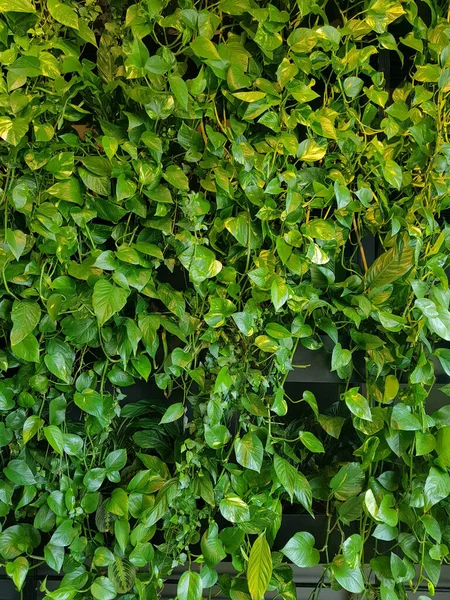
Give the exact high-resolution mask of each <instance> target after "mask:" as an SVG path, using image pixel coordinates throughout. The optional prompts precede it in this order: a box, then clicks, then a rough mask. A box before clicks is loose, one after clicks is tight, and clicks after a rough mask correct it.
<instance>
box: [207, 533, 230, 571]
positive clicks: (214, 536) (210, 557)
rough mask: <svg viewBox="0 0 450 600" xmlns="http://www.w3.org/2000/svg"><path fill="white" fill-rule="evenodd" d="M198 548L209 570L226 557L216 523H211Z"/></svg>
mask: <svg viewBox="0 0 450 600" xmlns="http://www.w3.org/2000/svg"><path fill="white" fill-rule="evenodd" d="M200 547H201V550H202V554H203V558H204V559H205V562H206V564H207V565H208V567H210V568H211V569H214V567H215V566H216V565H217V564H218V563H220V562H221V561H222V560H223V559H224V558H225V557H226V555H227V553H226V552H225V549H224V547H223V544H222V542H221V541H220V538H219V528H218V526H217V523H211V524H210V525H209V527H208V529H207V530H206V531H205V533H204V534H203V536H202V539H201V542H200Z"/></svg>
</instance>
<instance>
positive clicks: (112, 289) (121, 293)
mask: <svg viewBox="0 0 450 600" xmlns="http://www.w3.org/2000/svg"><path fill="white" fill-rule="evenodd" d="M129 293H130V292H129V291H127V290H124V289H122V288H119V287H117V286H113V285H111V284H110V283H109V281H106V280H105V279H99V280H98V281H97V282H96V284H95V286H94V293H93V295H92V306H93V308H94V312H95V315H96V317H97V319H98V322H99V324H100V325H104V324H105V323H106V321H108V320H109V319H110V318H111V317H112V316H113V315H115V314H116V313H118V312H119V311H120V310H122V308H123V307H124V306H125V304H126V303H127V298H128V296H129Z"/></svg>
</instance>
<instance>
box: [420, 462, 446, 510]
mask: <svg viewBox="0 0 450 600" xmlns="http://www.w3.org/2000/svg"><path fill="white" fill-rule="evenodd" d="M424 493H425V497H426V500H427V504H428V506H429V507H430V506H434V505H435V504H437V503H438V502H440V501H441V500H444V499H445V498H447V496H449V495H450V476H449V475H448V473H447V472H446V471H443V470H441V469H437V468H436V467H431V468H430V472H429V474H428V477H427V479H426V481H425V487H424Z"/></svg>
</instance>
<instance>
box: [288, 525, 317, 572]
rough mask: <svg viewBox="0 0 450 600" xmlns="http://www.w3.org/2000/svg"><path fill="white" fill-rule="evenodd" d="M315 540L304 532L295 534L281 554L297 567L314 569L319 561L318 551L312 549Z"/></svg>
mask: <svg viewBox="0 0 450 600" xmlns="http://www.w3.org/2000/svg"><path fill="white" fill-rule="evenodd" d="M315 543H316V540H315V539H314V537H313V536H312V535H311V534H310V533H308V532H306V531H300V532H298V533H296V534H295V535H294V536H293V537H292V538H291V539H290V540H289V541H288V543H287V544H286V545H285V546H284V548H282V550H281V552H282V553H283V554H284V555H285V556H286V557H287V558H288V559H289V560H290V561H291V562H293V563H294V565H297V567H315V566H316V565H317V564H318V563H319V561H320V554H319V551H318V550H316V548H314V544H315Z"/></svg>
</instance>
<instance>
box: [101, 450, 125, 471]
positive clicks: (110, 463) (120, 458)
mask: <svg viewBox="0 0 450 600" xmlns="http://www.w3.org/2000/svg"><path fill="white" fill-rule="evenodd" d="M126 464H127V451H126V450H125V448H120V449H119V450H113V451H112V452H110V453H109V454H108V456H107V457H106V459H105V468H106V469H107V470H108V471H120V470H121V469H123V468H124V466H125V465H126Z"/></svg>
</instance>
